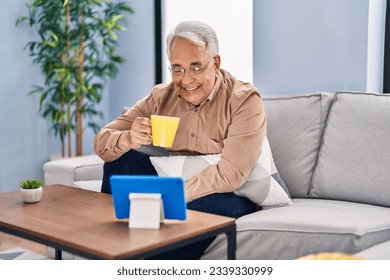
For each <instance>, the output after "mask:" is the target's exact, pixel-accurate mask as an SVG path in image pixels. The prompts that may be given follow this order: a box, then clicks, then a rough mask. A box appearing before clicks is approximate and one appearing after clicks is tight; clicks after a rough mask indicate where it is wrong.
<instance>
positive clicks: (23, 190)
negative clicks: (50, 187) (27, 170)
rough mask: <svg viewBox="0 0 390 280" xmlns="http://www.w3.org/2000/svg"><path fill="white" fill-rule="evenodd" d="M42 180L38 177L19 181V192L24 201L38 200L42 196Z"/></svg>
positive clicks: (32, 201)
mask: <svg viewBox="0 0 390 280" xmlns="http://www.w3.org/2000/svg"><path fill="white" fill-rule="evenodd" d="M42 193H43V189H42V181H41V180H39V179H26V180H23V181H21V182H20V194H21V196H22V199H23V201H24V202H26V203H34V202H38V201H40V200H41V198H42Z"/></svg>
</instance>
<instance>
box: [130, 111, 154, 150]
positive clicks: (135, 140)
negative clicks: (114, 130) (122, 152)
mask: <svg viewBox="0 0 390 280" xmlns="http://www.w3.org/2000/svg"><path fill="white" fill-rule="evenodd" d="M151 132H152V128H151V122H150V120H149V119H148V118H141V117H138V118H136V119H135V120H134V122H133V125H132V126H131V129H130V143H131V147H132V149H138V148H140V147H141V146H142V145H150V144H152V136H151Z"/></svg>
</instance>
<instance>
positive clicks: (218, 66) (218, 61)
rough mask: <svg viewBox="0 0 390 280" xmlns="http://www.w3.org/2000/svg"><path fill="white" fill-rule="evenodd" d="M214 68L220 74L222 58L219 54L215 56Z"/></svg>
mask: <svg viewBox="0 0 390 280" xmlns="http://www.w3.org/2000/svg"><path fill="white" fill-rule="evenodd" d="M214 67H215V70H216V72H218V71H219V69H221V57H220V55H219V54H218V55H216V56H214Z"/></svg>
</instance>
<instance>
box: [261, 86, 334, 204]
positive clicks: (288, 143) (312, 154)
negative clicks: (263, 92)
mask: <svg viewBox="0 0 390 280" xmlns="http://www.w3.org/2000/svg"><path fill="white" fill-rule="evenodd" d="M263 99H264V107H265V110H266V113H267V119H268V121H267V122H268V123H267V136H268V140H269V142H270V146H271V149H272V153H273V157H274V161H275V165H276V168H277V169H278V171H279V174H280V176H281V178H282V180H283V181H284V183H285V184H286V186H287V188H288V190H289V192H290V194H291V197H293V198H297V197H308V196H309V193H310V186H311V180H312V176H313V171H314V167H315V165H316V161H317V156H318V150H319V147H320V143H321V138H322V134H323V130H324V126H325V122H326V118H327V115H328V111H329V107H330V104H331V103H332V99H333V94H331V93H313V94H305V95H300V96H292V97H264V98H263Z"/></svg>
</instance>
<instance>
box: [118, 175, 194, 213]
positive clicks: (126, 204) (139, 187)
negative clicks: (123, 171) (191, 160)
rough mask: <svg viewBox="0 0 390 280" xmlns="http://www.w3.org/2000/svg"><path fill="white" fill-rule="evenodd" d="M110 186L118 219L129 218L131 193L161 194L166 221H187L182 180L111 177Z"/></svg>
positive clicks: (137, 176) (153, 177)
mask: <svg viewBox="0 0 390 280" xmlns="http://www.w3.org/2000/svg"><path fill="white" fill-rule="evenodd" d="M110 184H111V192H112V199H113V203H114V209H115V215H116V217H117V218H118V219H126V218H129V214H130V200H129V194H130V193H160V194H161V198H162V202H163V208H164V215H165V219H173V220H185V219H186V210H187V205H186V200H185V193H184V181H183V179H182V178H179V177H158V176H152V175H150V176H145V175H113V176H111V177H110Z"/></svg>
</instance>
